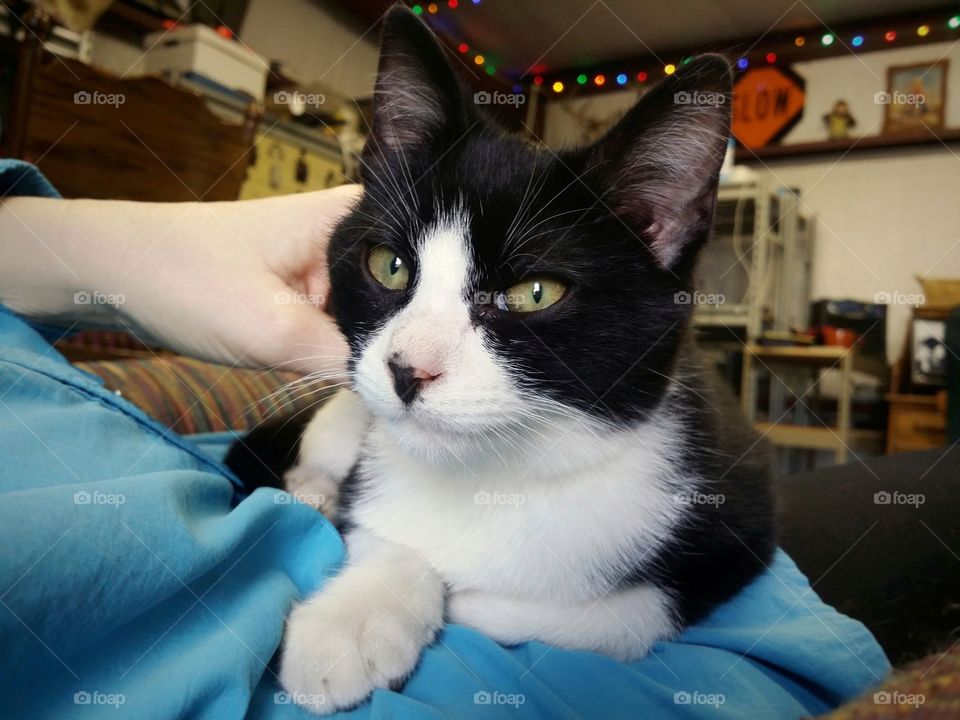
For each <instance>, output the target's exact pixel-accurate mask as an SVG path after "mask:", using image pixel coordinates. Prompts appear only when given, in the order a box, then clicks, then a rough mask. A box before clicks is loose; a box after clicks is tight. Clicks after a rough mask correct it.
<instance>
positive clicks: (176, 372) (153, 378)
mask: <svg viewBox="0 0 960 720" xmlns="http://www.w3.org/2000/svg"><path fill="white" fill-rule="evenodd" d="M75 365H76V366H77V367H79V368H80V369H82V370H86V371H87V372H90V373H93V374H94V375H97V376H99V377H100V378H102V379H103V381H104V383H105V385H106V386H107V387H108V388H109V389H111V390H113V391H115V392H118V393H119V394H121V395H122V396H123V397H125V398H126V399H127V400H129V401H130V402H132V403H133V404H134V405H136V406H138V407H139V408H141V409H142V410H143V411H144V412H146V413H147V414H148V415H150V416H152V417H154V418H156V419H157V420H159V421H160V422H161V423H163V424H164V425H167V426H169V427H170V428H172V429H173V430H175V431H177V432H178V433H181V434H185V435H186V434H192V433H201V432H219V431H223V430H248V429H249V428H251V427H253V426H254V425H257V424H258V423H260V422H262V421H263V420H265V419H266V418H268V417H272V416H274V415H276V414H278V413H279V414H282V415H293V414H296V413H300V412H307V411H308V410H309V408H311V407H313V406H314V405H317V404H318V403H319V402H320V401H322V400H324V399H326V398H327V397H329V396H330V395H331V394H332V392H333V389H332V388H330V384H329V383H328V382H319V381H318V382H311V383H300V384H296V385H291V383H294V382H295V381H297V380H299V379H301V377H302V376H300V375H298V374H296V373H292V372H281V371H277V370H266V371H264V370H247V369H244V368H231V367H228V366H226V365H215V364H213V363H207V362H201V361H200V360H193V359H191V358H184V357H179V356H170V357H150V358H144V359H127V360H97V361H93V362H78V363H75Z"/></svg>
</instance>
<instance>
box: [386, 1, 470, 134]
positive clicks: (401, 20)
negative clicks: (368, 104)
mask: <svg viewBox="0 0 960 720" xmlns="http://www.w3.org/2000/svg"><path fill="white" fill-rule="evenodd" d="M465 112H466V110H465V102H464V95H463V91H462V90H461V87H460V82H459V80H458V78H457V76H456V73H455V72H454V70H453V68H452V67H451V65H450V62H449V60H448V59H447V55H446V52H445V51H444V49H443V48H442V47H441V46H440V43H439V42H438V41H437V39H436V38H435V37H434V36H433V33H431V32H430V30H429V28H427V26H426V25H424V23H423V22H422V21H420V20H419V19H418V18H417V17H416V16H415V15H414V14H413V13H412V12H410V10H408V9H407V8H406V7H405V6H403V5H399V4H398V5H394V6H393V8H391V9H390V11H389V12H388V13H387V14H386V17H385V18H384V23H383V40H382V42H381V46H380V67H379V70H378V72H377V83H376V90H375V93H374V99H373V123H372V127H371V136H372V139H371V141H370V143H378V144H379V152H382V153H389V152H400V151H409V150H415V149H418V148H422V147H425V146H427V145H430V144H435V143H438V142H440V141H441V140H442V139H443V137H444V135H445V134H446V133H448V132H451V131H455V130H456V129H457V128H461V127H463V122H464V116H465ZM454 137H456V136H454Z"/></svg>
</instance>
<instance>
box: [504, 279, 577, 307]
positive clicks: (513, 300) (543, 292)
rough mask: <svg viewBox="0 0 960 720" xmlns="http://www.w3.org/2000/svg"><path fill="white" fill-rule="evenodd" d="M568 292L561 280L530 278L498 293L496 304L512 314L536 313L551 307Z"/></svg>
mask: <svg viewBox="0 0 960 720" xmlns="http://www.w3.org/2000/svg"><path fill="white" fill-rule="evenodd" d="M566 292H567V286H566V285H564V284H563V283H562V282H560V281H559V280H554V279H553V278H549V277H544V276H534V277H529V278H527V279H526V280H523V281H522V282H518V283H517V284H516V285H514V286H512V287H510V288H508V289H507V290H505V291H504V292H502V293H497V295H496V304H497V306H498V307H499V308H500V309H501V310H509V311H510V312H517V313H528V312H536V311H537V310H543V309H545V308H548V307H550V306H551V305H553V304H554V303H556V302H557V301H559V300H560V299H561V298H562V297H563V296H564V295H565V294H566Z"/></svg>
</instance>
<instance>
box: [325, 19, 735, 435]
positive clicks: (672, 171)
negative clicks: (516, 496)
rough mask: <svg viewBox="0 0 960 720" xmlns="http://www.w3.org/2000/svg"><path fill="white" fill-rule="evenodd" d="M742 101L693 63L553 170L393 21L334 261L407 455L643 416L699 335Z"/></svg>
mask: <svg viewBox="0 0 960 720" xmlns="http://www.w3.org/2000/svg"><path fill="white" fill-rule="evenodd" d="M730 86H731V77H730V69H729V66H728V64H727V63H726V61H725V60H723V59H722V58H720V57H718V56H706V57H701V58H699V59H696V60H693V61H692V62H690V63H688V64H687V65H685V66H683V67H681V68H680V70H678V71H677V73H676V74H675V75H672V76H670V77H668V78H666V79H665V80H664V81H663V82H662V83H660V84H659V85H657V86H656V87H654V88H652V89H651V90H650V91H649V92H648V93H646V95H645V96H644V97H643V98H642V99H641V100H640V101H639V102H638V103H637V104H636V106H635V107H633V108H632V109H631V110H630V111H629V112H627V113H626V115H625V116H624V117H623V118H622V119H621V120H620V121H619V122H618V123H617V124H616V125H615V126H614V127H613V128H612V129H611V130H610V131H609V132H607V133H606V135H605V136H604V137H602V138H601V139H600V140H598V141H597V142H596V143H594V144H592V145H590V146H587V147H581V148H576V149H572V150H567V151H563V152H556V153H555V152H554V151H552V150H550V149H547V148H544V147H538V146H537V145H535V144H533V143H531V142H529V141H527V140H525V139H521V138H519V137H515V136H511V135H507V134H505V133H504V132H503V131H502V130H501V129H499V128H498V127H497V126H496V125H495V124H494V123H493V122H492V121H490V120H489V119H487V118H485V117H484V115H483V113H482V112H481V108H478V107H477V105H476V104H475V103H474V101H473V100H474V96H473V93H472V92H470V91H469V90H468V89H467V88H466V87H465V85H464V84H463V83H462V82H461V80H460V79H459V77H458V75H457V72H456V71H455V70H454V69H453V67H452V65H451V63H450V60H449V59H448V54H447V52H446V51H445V50H444V49H443V48H442V47H441V46H440V45H439V43H438V42H437V41H436V39H435V38H434V37H433V36H432V34H431V33H430V31H429V30H428V29H427V28H426V26H425V25H424V24H423V23H421V22H420V21H419V20H418V19H417V18H415V17H414V16H413V15H412V14H410V12H409V11H407V10H405V9H402V8H395V9H393V10H392V11H391V12H390V13H389V14H388V15H387V17H386V20H385V28H384V35H383V45H382V49H381V57H380V69H379V75H378V78H377V83H376V95H375V100H374V111H373V123H372V132H371V136H370V139H369V141H368V142H367V145H366V148H365V150H364V153H363V171H362V173H363V184H364V194H363V198H362V200H361V201H360V202H359V205H358V206H357V208H356V210H355V211H354V212H353V213H352V214H351V215H350V216H348V217H347V218H346V219H345V220H344V221H343V222H342V223H341V224H340V226H339V227H338V229H337V231H336V233H335V234H334V237H333V240H332V242H331V246H330V252H329V261H330V268H331V277H332V295H333V304H334V307H335V308H336V314H337V321H338V323H339V325H340V328H341V329H342V331H343V333H344V334H345V335H346V337H347V340H348V341H349V345H350V352H351V357H350V367H351V370H352V371H353V374H354V385H355V388H356V389H357V391H358V392H359V393H360V394H361V395H362V396H363V397H364V399H365V400H366V402H367V404H368V405H369V406H370V408H371V410H372V411H373V412H374V413H375V414H377V415H378V416H380V417H383V418H387V419H390V420H391V421H392V422H391V423H388V424H389V425H390V426H391V427H393V428H394V429H395V430H396V432H397V436H398V437H399V438H401V440H402V441H403V442H405V443H407V444H408V445H409V446H410V447H412V448H414V449H423V450H427V449H430V448H443V447H449V448H451V449H452V450H454V451H455V452H464V451H465V449H466V448H469V447H472V446H477V447H480V446H481V445H483V442H481V440H483V439H486V440H489V439H490V438H494V439H496V438H497V437H498V434H499V435H502V436H504V437H506V436H507V435H508V433H509V434H514V436H515V433H517V432H519V431H522V430H523V429H524V428H526V429H528V430H530V431H531V432H533V431H536V429H537V428H541V429H542V428H544V427H547V428H548V427H550V426H551V423H552V422H555V421H556V419H557V418H559V417H561V416H567V417H576V418H580V419H582V420H590V421H597V422H608V423H615V424H628V423H631V422H635V421H636V420H638V419H640V418H643V417H645V416H647V415H648V414H649V412H650V410H651V409H652V408H654V407H655V406H656V405H657V404H658V403H659V402H660V401H661V399H662V398H663V396H664V393H665V391H666V388H667V386H668V384H669V383H670V380H669V377H670V375H671V372H672V369H673V366H674V361H675V358H676V356H677V352H678V349H679V347H680V345H681V341H682V338H683V336H684V334H685V333H686V327H687V324H688V321H689V318H690V313H691V309H692V308H691V305H690V304H689V302H683V300H684V299H686V298H685V295H684V293H686V292H687V291H689V290H690V289H691V287H690V285H691V278H692V273H693V265H694V261H695V258H696V254H697V252H698V250H699V249H700V247H701V246H702V245H703V244H704V242H705V241H706V240H707V238H708V236H709V231H710V225H711V221H712V215H713V210H714V206H715V202H716V189H717V178H718V174H719V169H720V165H721V163H722V160H723V156H724V152H725V148H726V144H727V137H728V125H729V94H730ZM501 446H502V448H503V449H504V450H506V449H508V448H509V447H510V443H509V442H507V441H504V442H503V443H501Z"/></svg>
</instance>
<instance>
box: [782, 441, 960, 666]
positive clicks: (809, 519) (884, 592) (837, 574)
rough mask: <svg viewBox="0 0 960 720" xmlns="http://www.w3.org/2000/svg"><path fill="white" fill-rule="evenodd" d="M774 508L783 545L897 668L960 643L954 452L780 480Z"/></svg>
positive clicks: (959, 461)
mask: <svg viewBox="0 0 960 720" xmlns="http://www.w3.org/2000/svg"><path fill="white" fill-rule="evenodd" d="M884 492H885V493H889V494H890V500H891V502H889V503H886V504H885V503H883V502H882V500H884V499H886V498H887V496H879V497H878V496H877V493H884ZM895 492H896V493H900V494H901V495H900V496H898V497H897V498H894V497H893V493H895ZM910 495H914V496H917V497H916V498H910V497H907V496H910ZM921 496H922V500H923V502H922V504H919V499H920V497H921ZM911 499H914V500H915V501H916V503H917V504H915V505H911V504H905V502H906V501H909V500H911ZM897 501H902V502H897ZM778 503H779V508H778V512H779V515H780V543H781V545H782V547H783V548H784V549H785V550H786V551H787V552H788V553H789V554H790V555H791V556H792V557H793V559H794V560H795V561H796V563H797V565H798V566H799V567H800V569H801V570H802V571H803V572H804V573H805V574H806V575H807V577H809V578H810V582H811V583H813V584H814V589H815V590H816V591H817V593H818V594H819V595H820V596H821V597H822V598H823V599H824V600H825V601H826V602H827V603H829V604H831V605H833V606H834V607H836V608H837V609H838V610H840V611H841V612H843V613H845V614H847V615H850V616H851V617H854V618H856V619H858V620H860V621H861V622H863V623H864V624H865V625H866V626H867V627H868V628H869V629H870V630H871V631H872V632H873V633H874V635H875V636H876V637H877V640H878V641H879V642H880V644H881V645H882V646H883V648H884V650H886V652H887V654H888V656H889V657H890V660H891V662H893V663H894V664H895V665H899V664H902V663H903V662H905V661H907V660H911V659H914V658H919V657H922V656H923V655H926V654H927V653H929V652H931V651H933V650H936V649H939V648H943V647H944V646H945V645H949V644H950V643H951V642H952V641H953V640H954V639H956V638H957V637H960V446H957V445H956V444H954V445H952V446H949V447H947V448H943V449H938V450H931V451H922V452H912V453H899V454H896V455H890V456H887V457H882V458H875V459H870V460H867V461H865V463H861V462H858V461H857V462H853V463H848V464H845V465H838V466H834V467H830V468H825V469H823V470H819V471H816V472H813V473H808V474H804V475H793V476H790V477H786V478H783V479H781V480H780V481H779V482H778Z"/></svg>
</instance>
